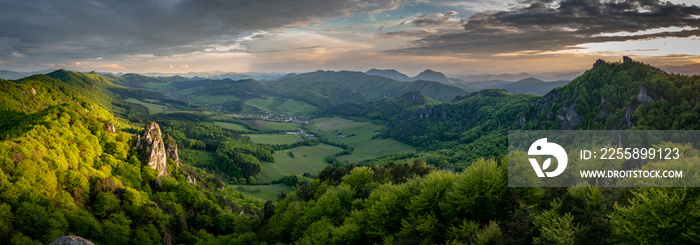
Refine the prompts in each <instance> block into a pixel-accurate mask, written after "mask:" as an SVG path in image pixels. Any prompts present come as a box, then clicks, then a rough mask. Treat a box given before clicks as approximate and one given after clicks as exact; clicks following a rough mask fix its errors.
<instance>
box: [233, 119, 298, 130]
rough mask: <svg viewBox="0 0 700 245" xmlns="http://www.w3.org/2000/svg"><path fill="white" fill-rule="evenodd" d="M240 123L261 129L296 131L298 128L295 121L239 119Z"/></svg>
mask: <svg viewBox="0 0 700 245" xmlns="http://www.w3.org/2000/svg"><path fill="white" fill-rule="evenodd" d="M241 122H242V123H245V124H246V125H248V126H250V127H254V128H259V129H262V130H270V129H272V130H281V131H296V130H297V129H298V128H299V124H296V123H283V122H270V121H265V120H255V119H246V120H241Z"/></svg>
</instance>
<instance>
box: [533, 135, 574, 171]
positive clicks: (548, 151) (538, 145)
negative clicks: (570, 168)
mask: <svg viewBox="0 0 700 245" xmlns="http://www.w3.org/2000/svg"><path fill="white" fill-rule="evenodd" d="M527 154H528V155H535V156H542V155H548V156H554V158H556V159H557V162H558V163H559V165H558V166H557V169H555V170H554V171H550V172H543V171H544V170H547V168H549V165H550V164H551V163H552V158H547V160H544V162H543V163H542V167H540V164H539V163H538V162H537V159H535V158H530V164H532V168H534V169H535V172H536V173H537V177H545V175H546V176H547V177H556V176H558V175H560V174H561V173H562V172H564V169H566V162H567V161H568V158H567V156H566V150H564V148H562V147H561V146H560V145H558V144H556V143H549V142H547V138H541V139H538V140H537V141H535V143H532V145H531V146H530V150H528V151H527Z"/></svg>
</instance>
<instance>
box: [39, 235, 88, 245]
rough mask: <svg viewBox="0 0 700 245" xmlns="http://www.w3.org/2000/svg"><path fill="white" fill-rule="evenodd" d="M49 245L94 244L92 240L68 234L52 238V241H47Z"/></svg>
mask: <svg viewBox="0 0 700 245" xmlns="http://www.w3.org/2000/svg"><path fill="white" fill-rule="evenodd" d="M49 245H94V244H93V243H92V242H90V241H88V240H86V239H85V238H82V237H79V236H73V235H68V236H63V237H59V238H56V240H53V242H51V243H49Z"/></svg>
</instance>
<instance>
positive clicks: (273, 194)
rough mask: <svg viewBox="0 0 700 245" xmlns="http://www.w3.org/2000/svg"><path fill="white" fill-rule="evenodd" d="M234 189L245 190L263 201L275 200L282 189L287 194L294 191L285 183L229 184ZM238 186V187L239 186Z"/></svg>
mask: <svg viewBox="0 0 700 245" xmlns="http://www.w3.org/2000/svg"><path fill="white" fill-rule="evenodd" d="M229 187H230V188H233V189H234V190H236V191H242V192H245V193H246V194H248V195H251V196H254V197H257V198H260V199H262V200H265V201H273V202H274V201H276V200H277V195H279V194H280V193H282V191H283V190H284V191H285V192H286V193H287V194H289V193H290V192H292V191H294V188H292V187H289V186H287V185H285V184H274V185H229ZM239 187H240V188H239Z"/></svg>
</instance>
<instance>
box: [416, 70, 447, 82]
mask: <svg viewBox="0 0 700 245" xmlns="http://www.w3.org/2000/svg"><path fill="white" fill-rule="evenodd" d="M413 80H414V81H418V80H425V81H436V82H440V83H446V84H452V83H453V82H452V80H450V79H449V78H447V76H445V74H442V72H437V71H433V70H431V69H426V70H425V71H423V72H421V73H420V74H418V76H415V77H413Z"/></svg>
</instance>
